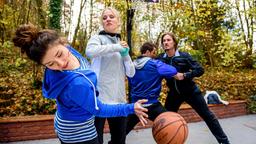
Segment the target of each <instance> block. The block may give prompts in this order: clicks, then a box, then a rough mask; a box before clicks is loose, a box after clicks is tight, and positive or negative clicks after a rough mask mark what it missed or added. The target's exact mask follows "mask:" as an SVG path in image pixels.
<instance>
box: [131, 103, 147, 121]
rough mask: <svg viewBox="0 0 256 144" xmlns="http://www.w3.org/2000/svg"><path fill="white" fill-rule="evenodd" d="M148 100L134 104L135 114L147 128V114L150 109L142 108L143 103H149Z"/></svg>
mask: <svg viewBox="0 0 256 144" xmlns="http://www.w3.org/2000/svg"><path fill="white" fill-rule="evenodd" d="M147 101H148V100H146V99H142V100H138V101H137V102H136V103H135V104H134V111H135V114H136V115H137V117H138V118H139V119H140V122H141V124H142V125H143V126H145V125H146V124H147V120H146V119H145V118H148V115H147V114H146V112H147V111H148V109H146V108H144V107H143V106H142V104H143V103H145V102H147Z"/></svg>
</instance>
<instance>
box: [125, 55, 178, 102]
mask: <svg viewBox="0 0 256 144" xmlns="http://www.w3.org/2000/svg"><path fill="white" fill-rule="evenodd" d="M134 65H135V69H136V72H135V75H134V76H133V77H132V78H128V80H129V84H130V90H131V91H130V96H131V102H135V101H137V100H139V99H148V102H147V104H152V103H156V102H158V97H159V95H160V92H161V87H162V84H161V82H162V79H163V78H171V77H172V76H174V75H176V74H177V70H176V69H175V68H174V67H173V66H169V65H167V64H165V63H163V62H161V61H160V60H154V59H151V58H149V57H143V56H141V57H139V58H138V59H136V60H135V61H134Z"/></svg>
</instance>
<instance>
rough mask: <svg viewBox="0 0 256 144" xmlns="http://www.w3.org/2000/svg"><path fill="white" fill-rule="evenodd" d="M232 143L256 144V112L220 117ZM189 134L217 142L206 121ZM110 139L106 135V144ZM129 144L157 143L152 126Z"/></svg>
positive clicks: (190, 143)
mask: <svg viewBox="0 0 256 144" xmlns="http://www.w3.org/2000/svg"><path fill="white" fill-rule="evenodd" d="M219 121H220V124H221V125H222V127H223V129H224V131H225V132H226V134H227V135H228V137H229V139H230V142H231V144H256V114H252V115H245V116H238V117H232V118H226V119H219ZM188 127H189V136H188V139H187V141H186V144H217V141H216V140H215V138H214V137H213V135H212V134H211V132H210V131H209V129H208V128H207V126H206V124H205V123H204V122H196V123H189V124H188ZM109 139H110V135H109V134H105V135H104V144H107V141H108V140H109ZM126 143H127V144H156V142H154V139H153V137H152V133H151V128H148V129H141V130H136V131H132V132H131V133H130V134H129V135H128V136H127V141H126ZM8 144H59V141H58V139H46V140H34V141H21V142H11V143H8Z"/></svg>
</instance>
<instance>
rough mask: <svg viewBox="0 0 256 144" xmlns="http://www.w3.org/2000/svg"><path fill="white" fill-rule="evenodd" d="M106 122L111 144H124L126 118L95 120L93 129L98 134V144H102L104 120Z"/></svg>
mask: <svg viewBox="0 0 256 144" xmlns="http://www.w3.org/2000/svg"><path fill="white" fill-rule="evenodd" d="M106 119H107V120H108V125H109V130H110V135H111V144H125V138H126V133H125V129H126V122H127V120H126V117H113V118H99V117H96V118H95V127H96V130H97V133H98V139H99V144H103V130H104V125H105V120H106Z"/></svg>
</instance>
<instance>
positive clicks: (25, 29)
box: [13, 24, 64, 64]
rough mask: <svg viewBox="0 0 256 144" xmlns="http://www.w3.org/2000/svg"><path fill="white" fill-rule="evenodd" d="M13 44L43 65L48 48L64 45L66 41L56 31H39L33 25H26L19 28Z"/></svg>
mask: <svg viewBox="0 0 256 144" xmlns="http://www.w3.org/2000/svg"><path fill="white" fill-rule="evenodd" d="M13 43H14V45H15V46H17V47H19V48H20V49H21V51H22V52H23V53H24V52H25V53H26V55H27V56H28V57H29V58H30V59H31V60H33V61H35V62H37V63H39V64H41V62H42V59H43V57H44V55H45V54H46V51H47V50H48V48H49V47H50V46H53V45H55V44H64V41H63V40H62V39H61V38H60V36H59V35H58V33H57V32H56V31H54V30H49V29H45V30H38V29H37V27H35V26H34V25H32V24H24V25H21V26H19V27H18V28H17V30H16V32H15V36H14V38H13Z"/></svg>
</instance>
